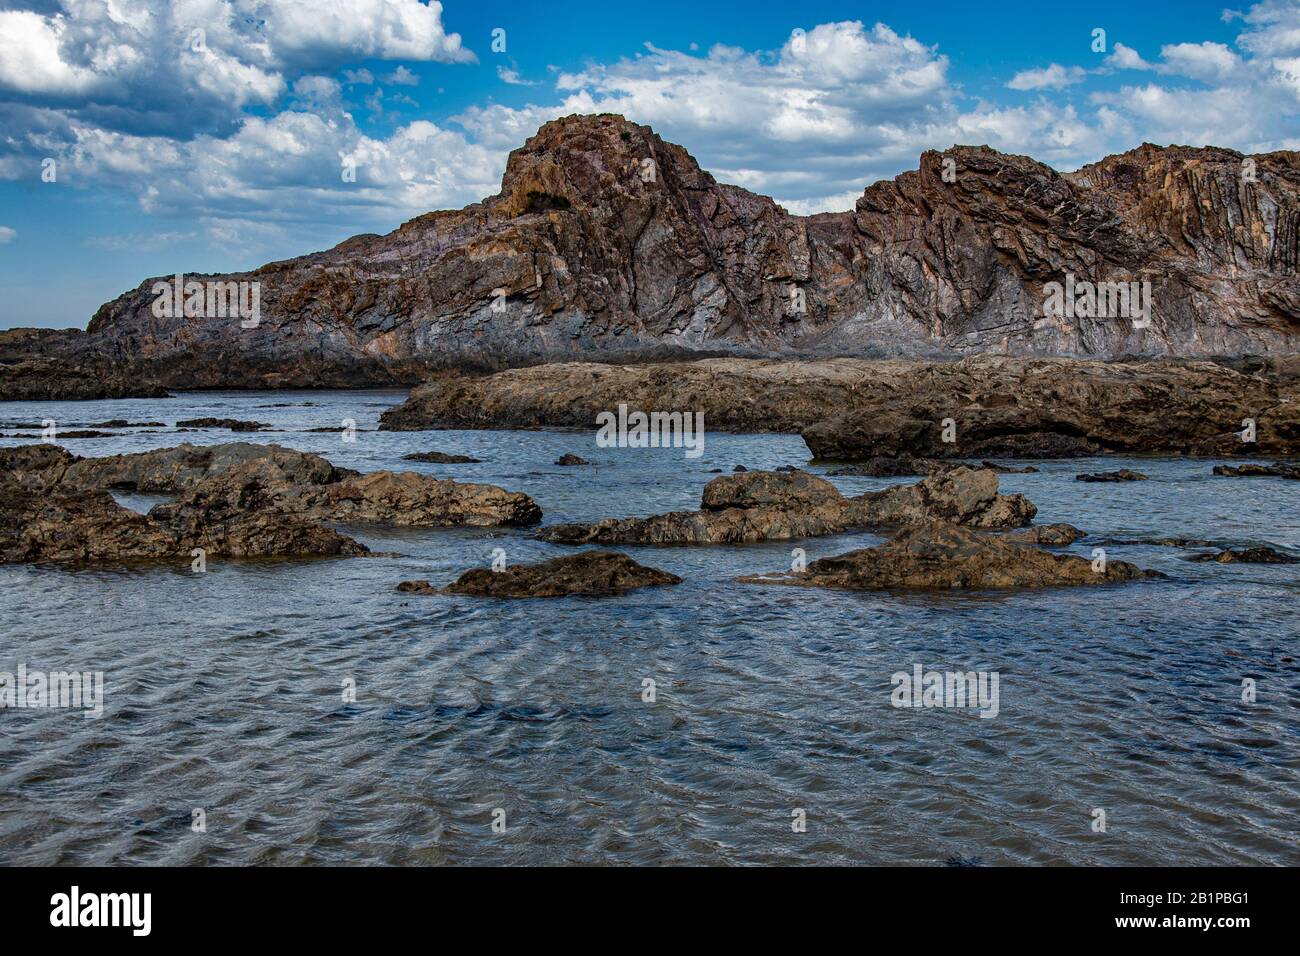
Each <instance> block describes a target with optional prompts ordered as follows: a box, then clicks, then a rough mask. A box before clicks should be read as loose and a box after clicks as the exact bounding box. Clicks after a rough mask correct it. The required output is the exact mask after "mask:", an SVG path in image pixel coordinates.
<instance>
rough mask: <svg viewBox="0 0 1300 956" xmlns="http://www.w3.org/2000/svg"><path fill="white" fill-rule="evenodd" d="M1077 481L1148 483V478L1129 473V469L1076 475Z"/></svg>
mask: <svg viewBox="0 0 1300 956" xmlns="http://www.w3.org/2000/svg"><path fill="white" fill-rule="evenodd" d="M1074 480H1075V481H1093V482H1097V481H1146V480H1147V476H1146V475H1144V474H1142V473H1141V472H1140V471H1129V470H1128V469H1127V468H1121V469H1120V470H1119V471H1100V472H1097V473H1095V474H1091V475H1075V476H1074Z"/></svg>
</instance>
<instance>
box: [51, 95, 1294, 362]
mask: <svg viewBox="0 0 1300 956" xmlns="http://www.w3.org/2000/svg"><path fill="white" fill-rule="evenodd" d="M1253 158H1254V160H1255V162H1256V164H1257V168H1258V175H1257V181H1255V182H1250V183H1245V182H1243V181H1242V178H1241V175H1240V172H1241V161H1242V156H1241V155H1240V154H1238V153H1235V152H1232V151H1230V150H1223V149H1215V148H1205V149H1190V148H1186V147H1169V148H1158V147H1154V146H1150V145H1143V146H1141V147H1139V148H1137V149H1135V150H1132V151H1130V152H1128V153H1124V154H1122V155H1117V156H1111V157H1108V158H1106V159H1104V160H1102V161H1101V162H1099V163H1096V164H1094V165H1092V166H1087V167H1084V168H1083V169H1081V170H1079V171H1078V172H1075V173H1069V174H1064V175H1062V174H1060V173H1057V172H1055V171H1054V170H1052V169H1050V168H1049V167H1047V166H1045V165H1043V164H1041V163H1038V162H1035V161H1034V160H1032V159H1029V158H1027V157H1023V156H1012V155H1006V154H1002V153H998V152H996V151H994V150H990V149H988V148H985V147H971V146H956V147H953V148H952V149H949V150H947V151H945V152H943V153H939V152H934V151H929V152H926V153H924V154H922V156H921V157H920V162H919V168H918V169H916V170H914V171H910V172H907V173H904V174H902V175H901V176H898V177H897V178H896V179H894V180H893V181H886V182H878V183H875V184H874V185H871V186H869V187H867V188H866V189H865V190H864V192H863V194H862V197H861V198H860V199H859V200H858V202H857V205H856V208H855V209H854V210H852V211H848V212H842V213H827V214H821V215H816V216H808V217H802V216H794V215H791V214H789V213H788V212H786V211H785V210H784V209H782V208H781V207H780V206H778V205H777V204H776V203H775V202H773V201H772V200H771V199H768V198H767V197H764V196H759V195H755V194H753V193H750V192H748V191H746V190H744V189H741V188H738V187H736V186H729V185H723V184H720V183H718V182H717V181H716V180H715V179H714V178H713V177H712V176H711V175H709V174H708V173H707V172H705V171H703V170H701V169H700V167H699V165H698V164H697V163H696V161H695V160H694V159H693V158H692V157H691V156H690V155H689V154H688V153H687V152H686V151H685V150H684V149H682V148H681V147H679V146H676V145H673V144H671V143H667V142H664V141H663V140H662V139H661V138H660V137H659V136H658V135H656V134H655V133H654V132H653V130H651V129H650V128H649V127H646V126H640V125H637V124H635V123H629V122H627V121H626V120H624V119H623V118H622V117H619V116H611V115H603V116H590V115H585V116H569V117H565V118H562V119H557V120H554V121H552V122H549V123H547V124H545V125H544V126H542V127H541V128H540V129H539V130H538V131H537V133H536V134H535V135H534V136H532V137H530V138H529V139H528V141H527V142H526V143H524V145H523V146H522V147H520V148H519V149H517V150H515V151H514V152H513V153H512V154H511V155H510V158H509V161H508V163H507V166H506V170H505V175H504V176H503V179H502V183H501V192H500V193H498V194H497V195H495V196H492V197H489V198H487V199H485V200H484V201H483V202H481V203H475V204H473V205H471V206H468V207H466V208H465V209H462V210H456V211H444V212H432V213H428V214H426V215H423V216H420V217H418V218H416V219H413V220H411V221H410V222H407V223H405V224H403V225H402V226H401V227H400V228H398V229H397V230H395V231H393V232H391V233H389V234H388V235H384V236H378V235H361V236H356V237H353V238H352V239H349V240H347V241H346V242H343V243H341V244H340V245H338V246H336V247H335V248H333V249H331V250H328V251H325V252H319V253H313V254H310V255H306V256H302V257H300V258H297V259H290V260H285V261H282V262H275V263H270V264H268V265H266V266H263V267H262V268H260V269H257V270H255V271H253V272H249V273H240V274H235V275H226V276H208V275H197V274H196V275H193V276H189V278H194V279H199V280H223V281H241V280H242V281H257V282H260V283H261V321H260V323H259V326H258V327H257V328H255V329H244V328H242V327H241V323H240V322H239V321H238V320H237V319H236V320H232V319H230V318H225V319H207V320H201V321H197V322H196V321H194V320H190V319H185V318H177V319H159V318H157V317H155V316H153V315H152V313H151V306H152V303H153V301H154V299H155V298H156V297H155V296H154V294H153V293H152V287H153V283H154V282H155V281H157V279H155V278H150V279H146V280H145V281H144V282H142V283H141V284H140V286H139V287H137V288H136V289H134V290H131V291H129V292H126V293H125V294H124V295H122V296H120V297H119V298H117V299H115V300H114V301H112V302H109V303H107V304H105V305H104V306H103V307H101V308H100V310H99V311H98V312H97V313H96V315H95V317H94V319H93V320H92V322H91V324H90V327H89V332H88V334H87V335H86V336H84V340H85V341H84V343H80V347H81V350H82V352H81V354H87V355H104V356H118V355H122V354H131V355H133V356H138V357H139V358H140V359H141V360H142V363H143V366H144V367H145V368H147V369H148V370H149V371H150V372H151V373H152V374H155V375H156V376H157V377H158V378H159V379H160V380H161V381H163V383H164V384H173V383H174V384H176V385H178V386H180V385H184V386H187V387H211V386H221V385H234V384H240V385H251V384H258V385H261V386H263V387H285V386H293V385H313V386H331V385H334V386H338V385H347V384H359V383H360V382H369V383H370V384H392V383H394V382H407V383H410V382H411V381H413V380H414V379H415V378H417V377H419V376H420V375H421V374H422V373H424V372H427V370H429V369H430V368H439V367H446V366H457V365H467V366H470V367H482V366H484V365H488V366H491V367H504V366H507V365H511V364H515V365H518V364H527V363H532V362H536V361H539V360H551V361H555V360H565V359H571V358H576V357H580V356H600V357H603V358H609V359H612V360H621V359H627V358H637V359H642V360H644V359H650V358H654V357H656V356H660V357H663V356H680V355H683V354H688V353H689V352H691V351H695V350H701V349H710V350H725V351H747V352H750V353H756V352H757V353H766V354H777V353H794V352H798V353H800V354H821V355H834V354H856V355H909V356H917V355H943V356H948V357H954V356H960V355H963V354H974V353H985V352H1002V353H1009V354H1039V355H1043V354H1053V355H1089V356H1101V357H1119V356H1123V355H1130V354H1177V355H1242V354H1259V353H1268V352H1276V353H1284V352H1288V351H1294V341H1295V336H1296V334H1297V327H1298V326H1300V285H1298V284H1297V273H1296V266H1297V255H1298V254H1297V249H1296V246H1295V243H1294V241H1293V237H1294V236H1295V234H1296V232H1297V227H1298V224H1300V212H1298V211H1297V206H1298V205H1300V203H1298V200H1297V195H1298V194H1300V162H1298V161H1297V158H1296V155H1295V154H1294V153H1290V152H1277V153H1270V154H1264V155H1258V156H1255V157H1253ZM946 162H950V163H951V164H952V170H953V171H954V172H955V182H953V181H946V180H945V177H944V165H945V163H946ZM647 170H650V171H652V172H653V175H647ZM949 179H951V177H949ZM1067 274H1071V275H1074V276H1075V277H1077V278H1078V279H1079V280H1085V281H1139V280H1147V281H1150V282H1151V292H1152V295H1151V298H1152V306H1153V309H1152V313H1153V314H1152V322H1151V325H1150V327H1149V328H1146V329H1138V328H1135V327H1134V324H1133V322H1132V321H1131V319H1129V318H1079V319H1066V320H1060V321H1055V320H1050V319H1048V318H1046V317H1045V316H1044V313H1043V299H1044V293H1043V286H1044V284H1045V283H1047V282H1052V281H1057V282H1059V281H1062V280H1063V279H1064V277H1065V276H1066V275H1067ZM160 278H170V277H160ZM496 289H504V290H505V291H506V300H505V305H506V308H505V310H504V311H494V310H493V308H492V305H493V303H494V302H495V301H496V296H495V295H494V290H496ZM794 291H798V292H802V293H803V296H804V298H805V300H806V309H804V310H802V311H796V310H795V309H793V308H792V307H791V302H792V295H791V293H792V292H794ZM128 343H129V346H130V347H129V348H128V347H127V345H128ZM65 347H68V346H65ZM218 355H220V356H222V357H223V359H222V360H221V361H218V360H217V359H216V356H218Z"/></svg>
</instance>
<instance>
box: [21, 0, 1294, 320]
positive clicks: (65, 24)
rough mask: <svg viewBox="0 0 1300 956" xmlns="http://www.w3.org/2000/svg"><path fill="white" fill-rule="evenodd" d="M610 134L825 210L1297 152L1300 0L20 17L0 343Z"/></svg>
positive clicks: (293, 6)
mask: <svg viewBox="0 0 1300 956" xmlns="http://www.w3.org/2000/svg"><path fill="white" fill-rule="evenodd" d="M199 29H201V30H202V31H203V33H202V39H201V42H196V39H197V35H196V33H195V31H196V30H199ZM497 29H502V30H504V31H505V50H504V51H499V50H494V49H493V31H494V30H497ZM1096 29H1101V30H1104V31H1105V36H1104V44H1105V48H1104V50H1094V49H1093V47H1094V45H1095V38H1094V32H1093V31H1094V30H1096ZM603 111H611V112H622V113H624V114H625V115H627V116H628V117H629V118H630V119H633V120H636V121H638V122H645V123H649V124H650V125H652V126H654V128H655V129H656V131H658V132H659V133H660V134H661V135H663V136H664V137H665V138H667V139H669V140H672V141H674V142H678V143H681V144H682V145H684V146H685V147H686V148H687V149H689V150H690V151H691V152H692V153H693V154H694V155H695V156H696V158H697V159H699V160H700V162H701V164H702V165H703V166H704V167H705V168H706V169H709V170H710V171H711V172H713V173H714V174H715V175H716V176H717V177H718V178H719V179H722V180H724V181H728V182H734V183H738V184H740V185H743V186H746V187H748V188H751V189H754V190H755V191H758V192H762V193H765V194H768V195H772V196H774V197H775V198H776V199H778V200H779V201H781V202H782V203H784V204H785V205H786V206H787V207H788V208H789V209H790V210H791V211H793V212H801V213H807V212H816V211H822V210H837V209H849V208H852V205H853V202H854V201H855V199H856V198H857V196H858V195H860V194H861V191H862V189H863V188H864V187H865V186H866V185H868V184H869V183H871V182H873V181H875V180H877V179H880V178H883V177H891V176H894V175H896V174H898V173H899V172H902V171H904V170H907V169H913V168H915V166H916V159H917V155H918V154H919V153H920V151H921V150H923V149H926V148H939V149H942V148H945V147H947V146H950V145H952V144H953V143H975V144H979V143H987V144H989V145H991V146H994V147H996V148H999V149H1003V150H1006V151H1009V152H1018V153H1025V154H1028V155H1031V156H1033V157H1035V158H1037V159H1040V160H1042V161H1044V162H1048V163H1050V164H1052V165H1054V166H1056V167H1057V168H1060V169H1063V170H1065V169H1073V168H1077V167H1078V166H1079V165H1081V164H1083V163H1087V162H1091V161H1094V160H1096V159H1099V158H1100V157H1102V156H1104V155H1106V154H1108V153H1112V152H1119V151H1123V150H1125V149H1129V148H1132V147H1134V146H1136V145H1138V144H1139V143H1141V142H1143V141H1151V142H1155V143H1159V144H1168V143H1173V142H1177V143H1187V144H1191V145H1206V144H1213V145H1220V146H1229V147H1232V148H1236V149H1241V150H1243V151H1247V152H1257V151H1265V150H1271V149H1279V148H1289V149H1295V148H1300V3H1297V2H1296V0H1286V2H1282V0H1265V2H1261V3H1256V4H1242V5H1240V6H1238V7H1236V8H1225V6H1224V5H1223V4H1222V3H1210V2H1199V0H1178V2H1143V3H1134V2H1132V0H1127V2H1122V3H1121V2H1108V0H1099V2H1089V3H1087V4H1083V3H1078V4H1066V5H1062V4H1051V3H1045V2H1034V3H1029V2H1022V0H1010V2H1003V3H998V4H972V3H969V2H955V3H947V2H941V0H927V2H924V3H919V2H906V3H904V2H886V3H837V2H818V0H813V2H804V3H800V4H791V3H788V2H784V3H775V2H762V0H758V2H755V0H746V2H717V3H704V2H698V0H696V2H690V3H688V2H680V0H654V2H647V3H641V2H631V3H621V4H614V3H609V2H608V0H606V2H600V3H595V2H563V0H555V2H551V3H495V2H482V0H476V2H473V3H468V2H467V3H460V2H457V0H448V2H447V3H445V4H442V5H440V4H438V3H430V4H423V3H420V2H419V0H348V2H346V3H330V2H328V0H171V2H162V0H26V2H24V0H0V328H7V327H13V326H22V325H45V326H56V327H66V326H77V327H84V325H85V323H86V322H87V321H88V319H89V317H90V315H91V314H92V313H93V312H94V310H95V309H96V308H97V307H98V306H99V305H100V304H101V303H103V302H105V301H107V300H109V299H111V298H113V297H115V296H116V295H117V294H119V293H120V292H122V291H124V290H126V289H128V288H132V287H134V286H136V285H137V284H138V283H139V282H140V281H141V280H143V279H145V278H146V277H149V276H155V275H163V274H170V273H172V272H176V271H188V272H202V271H226V270H234V269H244V268H250V267H253V266H256V265H259V264H261V263H263V262H266V261H269V260H273V259H280V258H287V257H290V256H293V255H298V254H302V253H305V252H310V251H314V250H317V249H322V248H327V247H329V246H331V245H333V244H335V243H336V242H338V241H340V240H342V239H344V238H346V237H348V236H350V235H354V234H356V233H359V232H386V231H388V230H390V229H392V228H394V227H396V226H397V225H398V224H400V223H401V222H402V221H404V220H406V219H409V218H411V217H412V216H415V215H419V214H420V213H422V212H425V211H427V210H429V209H436V208H455V207H459V206H462V205H464V204H466V203H469V202H473V201H475V200H477V199H480V198H482V197H483V196H485V195H490V194H491V193H493V192H495V191H496V189H497V185H498V183H499V179H500V175H501V172H502V169H503V168H504V164H505V158H506V155H507V153H508V152H509V150H510V149H512V148H514V147H516V146H518V145H519V144H520V143H522V141H523V140H524V139H525V138H526V137H527V136H528V135H530V134H531V133H532V132H533V131H534V130H535V129H536V128H537V126H539V125H540V124H541V123H543V122H545V121H546V120H548V119H551V118H553V117H555V116H560V115H564V114H566V113H571V112H603ZM47 159H51V160H53V161H54V167H53V168H54V171H55V181H54V182H45V181H43V180H42V169H43V162H44V161H45V160H47ZM345 162H348V163H350V164H351V165H352V166H353V167H354V168H355V169H356V177H355V178H356V181H355V182H345V181H344V180H343V176H342V175H341V169H342V166H343V164H344V163H345ZM44 168H48V167H44Z"/></svg>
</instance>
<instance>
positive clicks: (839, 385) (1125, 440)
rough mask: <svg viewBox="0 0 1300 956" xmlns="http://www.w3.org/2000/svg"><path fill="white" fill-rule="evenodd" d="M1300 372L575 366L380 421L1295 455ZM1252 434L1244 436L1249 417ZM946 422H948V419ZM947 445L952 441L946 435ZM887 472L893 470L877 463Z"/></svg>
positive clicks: (418, 393) (887, 365)
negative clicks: (634, 413) (644, 418)
mask: <svg viewBox="0 0 1300 956" xmlns="http://www.w3.org/2000/svg"><path fill="white" fill-rule="evenodd" d="M1297 396H1300V368H1294V367H1292V366H1289V365H1286V366H1281V367H1274V366H1267V367H1265V368H1256V369H1252V370H1249V371H1246V370H1243V371H1238V370H1236V369H1233V368H1229V367H1227V366H1226V365H1224V364H1221V363H1214V362H1189V361H1170V360H1158V361H1157V360H1152V361H1142V362H1124V363H1120V362H1085V361H1077V360H1067V359H1023V358H1007V357H1002V356H980V357H977V358H969V359H963V360H961V361H958V362H915V361H882V362H869V361H863V360H860V359H848V358H840V359H830V360H825V361H818V362H802V361H795V362H781V361H772V360H746V359H734V358H733V359H705V360H700V361H696V362H685V363H677V364H666V363H661V364H651V365H638V366H623V365H599V364H594V363H565V364H560V365H547V366H540V367H536V368H525V369H512V370H508V371H504V372H499V373H497V374H495V375H490V376H481V377H477V378H469V377H460V378H451V379H439V380H435V381H432V382H429V383H427V384H425V385H423V386H421V387H419V388H417V389H415V390H414V391H413V392H412V393H411V396H410V398H409V399H408V400H407V401H406V402H405V403H403V404H402V405H399V406H397V407H396V408H393V409H390V410H389V411H387V412H385V413H384V415H383V418H382V422H383V425H382V427H383V428H386V429H394V430H401V429H417V428H492V427H498V428H512V427H534V426H544V427H554V428H590V429H592V431H593V433H594V431H595V428H596V415H597V414H599V413H600V412H601V411H608V410H612V409H616V408H617V407H618V405H619V404H620V403H624V404H626V405H627V406H628V407H629V409H632V410H641V411H646V412H649V411H673V410H676V411H683V412H702V413H703V414H704V424H705V428H706V429H716V430H723V431H727V430H731V431H778V432H791V431H799V432H801V433H802V434H803V437H804V441H805V442H806V443H807V444H808V447H809V448H810V449H811V451H812V453H813V455H814V456H816V457H818V458H822V459H827V460H842V461H856V460H863V461H867V460H870V459H873V458H882V459H894V460H899V461H901V462H905V463H906V464H900V465H899V466H898V467H897V468H896V469H894V470H895V471H899V472H901V471H902V470H903V469H904V468H907V467H911V468H913V469H914V470H924V471H926V472H928V473H933V472H934V471H935V470H936V467H939V466H935V465H933V464H930V463H929V461H930V460H933V459H942V460H949V461H951V460H953V459H969V458H981V457H989V458H1054V457H1072V456H1092V455H1099V454H1104V453H1109V452H1114V453H1130V454H1131V453H1147V452H1157V453H1165V454H1183V455H1187V454H1197V455H1230V454H1242V453H1243V452H1244V453H1247V454H1260V455H1287V454H1295V453H1298V452H1300V400H1298V399H1297ZM1247 419H1249V420H1251V421H1253V422H1254V423H1255V434H1254V438H1255V441H1254V442H1244V441H1243V440H1242V438H1243V433H1244V432H1245V430H1246V429H1245V426H1244V425H1243V422H1244V421H1245V420H1247ZM949 420H950V422H951V427H949V428H945V422H946V421H949ZM946 439H951V440H950V441H949V440H946ZM879 470H880V471H882V472H885V471H887V470H889V469H887V468H886V467H885V466H881V468H880V469H879Z"/></svg>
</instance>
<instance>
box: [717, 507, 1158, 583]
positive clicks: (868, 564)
mask: <svg viewBox="0 0 1300 956" xmlns="http://www.w3.org/2000/svg"><path fill="white" fill-rule="evenodd" d="M1158 577H1163V575H1161V574H1160V573H1159V572H1157V571H1144V570H1142V569H1141V568H1138V567H1136V566H1135V565H1132V564H1129V563H1127V562H1125V561H1108V562H1106V564H1105V565H1104V570H1101V571H1097V570H1094V568H1093V564H1092V562H1090V561H1088V560H1086V559H1084V558H1081V557H1078V556H1076V555H1072V554H1051V553H1049V552H1047V551H1040V550H1039V549H1037V548H1032V547H1027V546H1025V545H1022V544H1017V543H1013V542H1011V541H1009V540H1008V539H1007V537H1006V536H999V535H991V534H985V533H981V532H979V531H973V530H971V529H968V528H961V527H957V526H956V525H952V524H947V523H943V522H936V523H932V524H924V525H918V526H916V527H911V528H905V529H903V530H901V531H899V532H898V534H896V535H895V536H894V537H893V538H891V539H890V540H889V541H886V542H885V543H884V544H881V545H879V546H877V547H874V548H863V549H861V550H858V551H850V552H848V553H847V554H841V555H838V556H837V557H833V558H821V559H820V560H817V561H813V562H812V563H811V564H809V565H808V567H807V568H806V569H805V570H804V571H802V572H799V573H790V574H781V575H749V576H746V577H742V578H741V579H740V580H741V581H743V582H746V583H750V584H790V585H797V586H801V587H821V588H842V589H849V590H886V589H911V588H1037V587H1056V586H1061V585H1083V584H1113V583H1118V582H1122V581H1136V580H1142V579H1144V578H1158Z"/></svg>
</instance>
